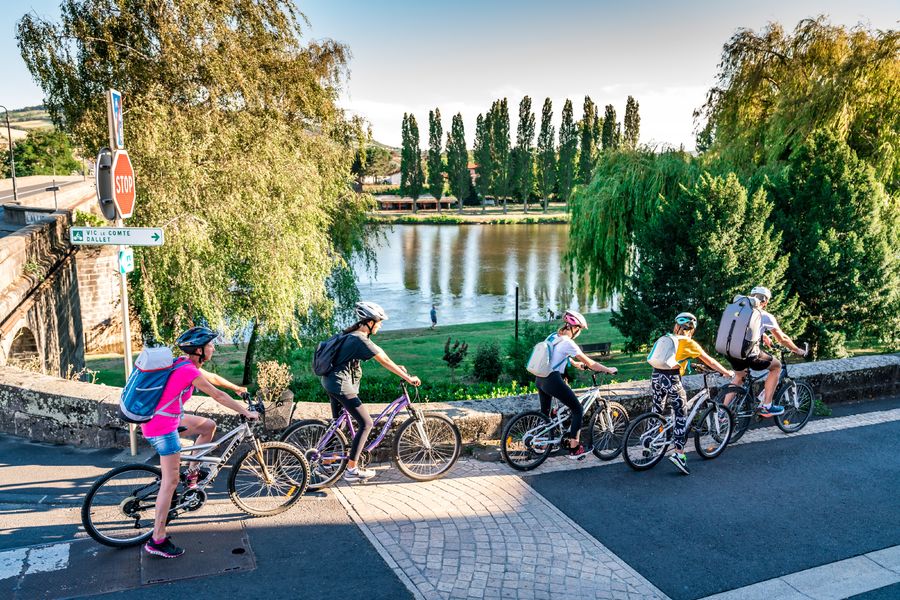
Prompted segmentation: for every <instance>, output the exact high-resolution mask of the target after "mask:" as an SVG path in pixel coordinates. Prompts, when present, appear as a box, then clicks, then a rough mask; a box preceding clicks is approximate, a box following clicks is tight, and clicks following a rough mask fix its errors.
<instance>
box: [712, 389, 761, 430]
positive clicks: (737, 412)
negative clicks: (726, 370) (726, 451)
mask: <svg viewBox="0 0 900 600" xmlns="http://www.w3.org/2000/svg"><path fill="white" fill-rule="evenodd" d="M728 394H734V397H733V398H732V399H731V402H729V403H728V405H727V406H726V405H725V402H724V400H725V396H727V395H728ZM715 403H716V404H721V405H722V406H726V408H728V409H729V410H730V411H731V416H732V417H733V418H734V428H733V430H732V432H731V439H730V440H728V443H729V444H734V443H735V442H737V441H738V440H739V439H741V438H742V437H743V436H744V434H745V433H747V430H748V429H750V424H751V423H752V422H753V417H754V415H755V411H754V407H753V401H752V398H751V396H750V392H748V391H747V390H746V389H744V388H743V387H741V386H739V385H726V386H725V387H723V388H722V389H720V390H719V393H718V394H717V395H716V399H715Z"/></svg>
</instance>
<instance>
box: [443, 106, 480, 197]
mask: <svg viewBox="0 0 900 600" xmlns="http://www.w3.org/2000/svg"><path fill="white" fill-rule="evenodd" d="M480 118H481V115H479V119H480ZM447 181H448V183H449V185H450V192H451V193H452V194H453V195H454V196H455V197H456V202H457V208H458V210H459V212H460V213H462V210H463V201H464V200H465V198H466V196H468V195H469V186H470V185H471V179H470V175H469V152H468V150H467V149H466V132H465V129H464V127H463V118H462V114H460V113H456V114H455V115H453V123H452V124H451V126H450V132H449V133H448V134H447Z"/></svg>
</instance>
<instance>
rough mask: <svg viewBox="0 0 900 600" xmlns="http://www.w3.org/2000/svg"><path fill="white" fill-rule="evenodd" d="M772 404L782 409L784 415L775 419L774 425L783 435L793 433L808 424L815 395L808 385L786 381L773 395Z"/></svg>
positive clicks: (801, 382)
mask: <svg viewBox="0 0 900 600" xmlns="http://www.w3.org/2000/svg"><path fill="white" fill-rule="evenodd" d="M774 404H776V405H777V406H783V407H784V413H782V414H780V415H778V416H777V417H775V424H776V425H778V428H779V429H781V430H782V431H783V432H785V433H794V432H795V431H800V430H801V429H803V427H804V426H805V425H806V424H807V423H808V422H809V418H810V417H811V416H812V413H813V410H814V409H815V405H816V395H815V393H814V392H813V389H812V386H810V385H809V384H808V383H806V382H804V381H794V380H792V379H788V380H785V382H784V385H782V387H781V389H780V390H778V393H777V394H776V395H775V402H774Z"/></svg>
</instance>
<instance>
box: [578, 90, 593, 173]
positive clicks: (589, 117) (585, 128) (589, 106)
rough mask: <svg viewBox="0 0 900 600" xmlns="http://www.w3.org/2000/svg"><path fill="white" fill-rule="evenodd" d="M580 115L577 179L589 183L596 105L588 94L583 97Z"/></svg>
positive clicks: (591, 168)
mask: <svg viewBox="0 0 900 600" xmlns="http://www.w3.org/2000/svg"><path fill="white" fill-rule="evenodd" d="M583 111H584V112H583V114H582V117H581V154H579V156H578V181H579V183H590V181H591V172H592V171H593V170H594V154H595V152H596V142H597V141H596V140H595V139H594V122H595V121H596V119H597V106H596V105H595V104H594V101H593V100H591V97H590V96H585V97H584V108H583Z"/></svg>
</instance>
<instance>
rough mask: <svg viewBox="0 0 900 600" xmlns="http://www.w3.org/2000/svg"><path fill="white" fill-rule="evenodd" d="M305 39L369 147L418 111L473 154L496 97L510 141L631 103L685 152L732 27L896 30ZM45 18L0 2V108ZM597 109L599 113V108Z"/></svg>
mask: <svg viewBox="0 0 900 600" xmlns="http://www.w3.org/2000/svg"><path fill="white" fill-rule="evenodd" d="M297 5H298V8H299V9H300V10H301V11H302V12H303V13H304V14H305V15H306V17H307V18H308V20H309V26H308V27H306V32H305V35H306V36H307V37H308V38H312V39H326V38H330V39H333V40H336V41H338V42H341V43H344V44H346V45H347V46H349V48H350V51H351V54H352V59H351V61H350V77H349V80H348V81H347V82H345V84H344V87H343V89H342V92H341V98H340V104H341V106H343V107H344V108H345V109H347V111H348V112H350V113H354V114H360V115H362V116H363V117H365V118H366V119H367V120H368V122H369V123H370V124H371V127H372V131H373V134H374V137H375V139H377V140H379V141H381V142H383V143H387V144H390V145H393V146H399V145H400V125H401V121H402V118H403V113H404V112H412V113H413V114H415V115H416V119H417V120H418V122H419V131H420V136H421V138H422V146H423V147H425V146H427V132H428V111H429V110H431V109H433V108H435V107H437V108H439V109H440V111H441V116H442V121H443V128H444V131H445V136H446V131H448V130H449V129H450V120H451V118H452V116H453V115H454V114H456V113H457V112H460V113H462V115H463V120H464V123H465V128H466V137H467V142H468V144H469V146H470V147H471V145H472V143H473V140H474V131H475V119H476V117H477V115H478V114H479V113H483V112H484V111H486V110H487V109H488V108H490V105H491V102H492V101H493V100H495V99H498V98H503V97H506V98H508V99H509V104H510V117H511V121H512V123H511V131H512V133H513V138H514V136H515V126H516V122H517V120H518V118H517V116H518V105H519V101H520V100H521V98H522V97H523V96H524V95H526V94H527V95H529V96H531V99H532V106H533V110H534V111H535V112H536V113H537V117H536V120H537V124H538V125H537V126H538V127H539V126H540V110H541V106H542V105H543V101H544V98H546V97H549V98H550V99H551V100H552V101H553V110H554V117H555V118H554V124H555V125H557V126H558V124H559V115H560V112H561V111H562V106H563V103H564V101H565V99H566V98H569V99H571V100H572V103H573V106H574V112H575V118H576V119H577V118H579V117H580V115H581V110H582V103H583V100H584V96H585V95H589V96H591V98H592V99H593V100H594V102H595V103H596V104H598V105H600V106H601V107H602V106H605V105H606V104H613V105H614V106H615V109H616V113H617V118H618V120H620V121H621V119H622V117H623V116H624V111H625V99H626V98H627V97H628V95H632V96H634V97H635V99H636V100H637V101H638V102H639V103H640V116H641V142H642V143H647V144H652V145H657V146H661V145H671V146H679V145H684V147H685V148H686V149H689V150H690V149H693V147H694V122H693V117H692V113H693V111H694V109H695V108H697V107H699V106H700V105H701V104H703V101H704V99H705V96H706V92H707V90H708V89H709V88H710V86H711V85H712V84H713V82H714V80H715V75H716V65H717V63H718V61H719V58H720V54H721V50H722V45H723V44H724V43H725V42H726V41H727V40H728V38H729V37H730V36H731V35H732V34H733V33H734V32H735V31H736V30H737V29H738V28H741V27H745V28H750V29H756V30H758V29H761V28H763V27H765V25H766V24H767V23H768V22H770V21H778V22H780V23H782V24H783V25H784V27H785V28H786V29H789V30H790V29H793V28H794V26H795V25H796V24H797V22H798V21H799V20H801V19H803V18H807V17H812V16H816V15H819V14H826V15H828V16H829V18H830V20H831V21H832V22H833V23H836V24H843V25H848V26H852V25H856V24H857V23H860V22H862V23H865V24H867V25H870V26H871V27H873V28H875V29H896V28H897V27H898V25H900V23H898V19H900V5H898V3H897V1H896V0H854V1H853V2H847V1H846V0H817V1H812V0H791V1H790V2H786V1H785V0H754V1H753V2H734V1H724V0H680V1H677V2H676V1H674V0H668V1H665V0H618V1H615V2H612V1H607V0H602V1H598V0H594V1H589V0H556V1H554V2H548V1H547V0H480V1H475V0H453V1H452V2H437V1H434V0H431V1H426V0H400V1H388V0H382V1H381V2H371V1H370V0H369V1H366V0H353V1H346V0H309V1H302V2H298V3H297ZM32 11H33V12H35V13H37V14H38V15H41V16H43V17H47V18H51V19H55V18H57V17H58V15H59V0H4V2H3V8H2V12H0V53H2V56H3V59H2V60H0V104H3V105H6V106H8V107H9V108H20V107H22V106H28V105H34V104H40V103H41V102H42V99H43V95H42V93H41V90H40V88H39V87H38V86H37V85H36V84H35V83H34V81H33V80H32V79H31V76H30V74H29V73H28V70H27V69H26V68H25V65H24V63H23V62H22V59H21V56H20V54H19V52H18V49H17V48H16V43H15V23H16V21H17V20H18V18H20V17H21V15H23V14H25V13H26V12H32ZM601 110H602V109H601Z"/></svg>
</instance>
